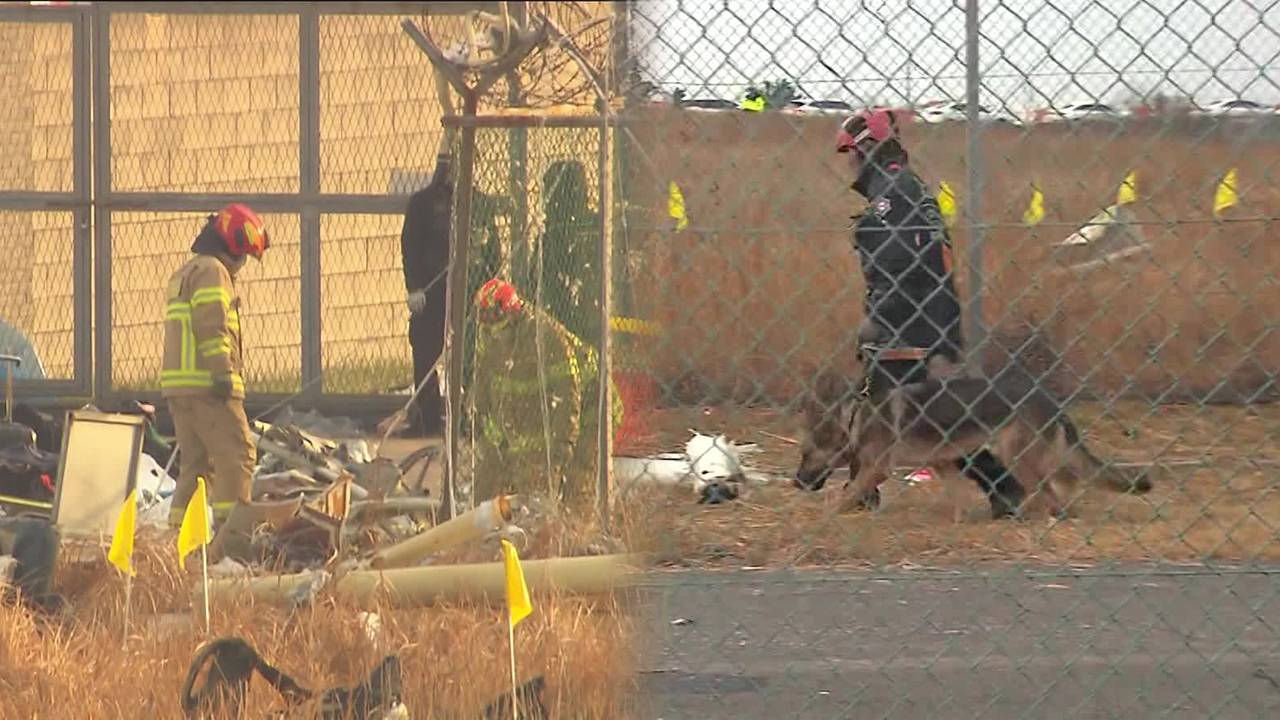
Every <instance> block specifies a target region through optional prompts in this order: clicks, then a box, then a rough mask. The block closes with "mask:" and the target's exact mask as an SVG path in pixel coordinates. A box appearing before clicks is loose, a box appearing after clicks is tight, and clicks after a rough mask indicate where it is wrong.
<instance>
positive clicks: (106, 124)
mask: <svg viewBox="0 0 1280 720" xmlns="http://www.w3.org/2000/svg"><path fill="white" fill-rule="evenodd" d="M93 9H94V20H95V22H94V28H93V30H94V32H93V70H94V72H93V115H94V117H93V121H94V122H93V188H94V194H95V195H96V196H97V205H96V206H95V208H94V211H93V234H94V238H93V244H94V248H93V250H94V260H93V268H94V269H93V274H94V292H93V299H94V329H93V336H94V337H93V340H94V343H93V344H94V367H93V397H94V399H95V401H97V402H99V403H101V402H102V400H103V398H104V397H106V395H107V393H109V392H110V391H111V211H110V210H109V209H107V208H108V206H109V204H110V200H111V11H110V10H107V9H106V7H105V6H104V5H103V4H101V3H99V4H97V5H94V8H93Z"/></svg>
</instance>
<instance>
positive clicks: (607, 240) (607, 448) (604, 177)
mask: <svg viewBox="0 0 1280 720" xmlns="http://www.w3.org/2000/svg"><path fill="white" fill-rule="evenodd" d="M599 105H600V109H601V113H600V118H601V123H600V150H599V172H598V173H597V174H598V175H599V181H600V359H599V367H598V372H599V373H600V375H599V378H598V379H599V381H600V406H599V408H598V411H599V413H600V421H599V434H598V437H597V440H598V443H599V446H598V450H597V452H598V458H599V459H598V465H597V471H598V481H597V482H598V484H597V487H596V511H597V513H598V514H599V517H600V529H601V530H602V531H604V532H606V533H607V532H608V531H609V508H610V503H609V487H610V482H609V479H610V473H611V472H612V470H613V393H612V392H611V391H612V389H613V353H612V347H611V346H612V343H611V342H610V336H611V335H612V332H611V329H610V327H609V321H610V319H612V316H613V172H612V170H613V164H612V163H611V162H610V160H611V156H610V153H609V115H608V110H609V108H608V106H607V105H605V104H604V102H600V103H599Z"/></svg>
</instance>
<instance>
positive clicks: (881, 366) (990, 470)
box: [865, 357, 1025, 517]
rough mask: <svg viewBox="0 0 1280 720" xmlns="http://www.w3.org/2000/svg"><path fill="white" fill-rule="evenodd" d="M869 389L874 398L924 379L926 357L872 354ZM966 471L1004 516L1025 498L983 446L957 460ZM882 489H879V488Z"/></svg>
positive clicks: (1014, 480) (994, 513)
mask: <svg viewBox="0 0 1280 720" xmlns="http://www.w3.org/2000/svg"><path fill="white" fill-rule="evenodd" d="M866 367H867V370H866V372H867V375H866V376H865V382H866V383H867V384H866V390H867V392H868V393H869V394H870V400H871V401H872V402H878V398H881V397H883V396H884V393H885V392H887V391H888V390H889V389H890V388H892V387H893V386H895V385H906V384H909V383H916V382H922V381H923V380H924V379H925V378H926V377H927V368H926V366H925V363H924V361H923V360H880V359H876V358H874V357H871V358H869V359H868V361H867V365H866ZM956 466H957V467H958V468H959V469H960V471H961V472H962V473H964V474H965V475H966V476H968V477H969V478H970V479H972V480H973V481H974V482H976V483H978V487H979V488H981V489H982V492H983V493H985V494H986V495H987V498H988V499H989V500H990V502H991V514H992V516H994V517H1004V516H1006V515H1011V514H1013V513H1014V512H1016V511H1017V508H1018V506H1019V505H1020V504H1022V501H1023V499H1024V498H1025V493H1024V491H1023V488H1022V485H1021V484H1020V483H1019V482H1018V479H1017V478H1015V477H1014V476H1013V473H1012V472H1010V471H1009V469H1008V468H1006V467H1005V466H1004V465H1003V464H1002V463H1001V462H1000V461H999V460H998V459H996V456H994V455H992V454H991V452H990V451H988V450H982V451H979V452H977V453H974V454H972V455H969V456H968V457H965V458H961V459H960V460H958V461H956ZM877 492H878V491H877Z"/></svg>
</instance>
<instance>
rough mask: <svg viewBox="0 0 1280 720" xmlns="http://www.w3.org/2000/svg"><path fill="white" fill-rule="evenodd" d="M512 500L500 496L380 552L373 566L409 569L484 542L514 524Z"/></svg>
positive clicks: (374, 558)
mask: <svg viewBox="0 0 1280 720" xmlns="http://www.w3.org/2000/svg"><path fill="white" fill-rule="evenodd" d="M512 497H514V496H510V495H499V496H498V497H496V498H493V499H491V500H485V501H484V502H482V503H480V504H479V505H477V506H476V507H474V508H472V509H471V510H468V511H467V512H465V513H462V514H461V515H459V516H457V517H455V518H453V519H452V520H446V521H445V522H442V523H440V524H439V525H436V526H435V527H433V528H431V529H429V530H427V531H425V532H423V533H421V534H419V535H416V536H414V537H411V538H409V539H408V540H405V541H404V542H401V543H396V544H395V545H392V546H391V547H389V548H384V549H383V550H379V551H378V552H377V554H375V555H374V556H373V560H372V563H371V564H372V566H373V567H374V568H403V567H409V566H411V565H413V564H414V563H416V562H418V561H419V560H421V559H422V558H424V557H426V556H428V555H430V554H431V553H433V552H436V551H438V550H443V549H444V548H447V547H453V546H455V545H459V544H461V543H464V542H467V541H468V540H476V539H478V538H481V537H483V536H484V534H485V533H487V532H489V531H491V530H496V529H497V528H498V527H499V523H502V522H509V521H510V520H511V499H512Z"/></svg>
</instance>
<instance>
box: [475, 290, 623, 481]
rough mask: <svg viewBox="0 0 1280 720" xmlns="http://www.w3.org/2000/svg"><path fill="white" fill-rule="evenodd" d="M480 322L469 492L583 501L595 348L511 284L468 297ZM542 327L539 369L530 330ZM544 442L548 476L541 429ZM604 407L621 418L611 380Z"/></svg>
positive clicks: (594, 396)
mask: <svg viewBox="0 0 1280 720" xmlns="http://www.w3.org/2000/svg"><path fill="white" fill-rule="evenodd" d="M474 300H475V305H476V311H477V314H478V320H479V323H480V330H479V333H478V336H479V337H478V347H477V348H476V372H475V381H474V383H475V400H474V401H475V413H476V434H477V435H478V436H479V437H478V438H477V440H478V442H477V445H478V448H477V455H478V457H477V458H476V477H475V485H474V487H475V497H476V499H477V500H487V499H489V498H491V497H493V496H494V495H496V494H498V493H500V492H509V491H513V490H514V491H517V492H523V493H527V492H548V491H549V492H551V493H552V494H558V495H560V496H562V497H565V498H575V499H582V498H583V497H584V495H583V491H584V490H586V489H588V488H593V487H594V485H593V484H592V483H591V478H592V477H593V473H594V470H595V467H596V447H597V446H596V442H595V438H596V432H597V428H598V426H599V424H598V422H597V420H596V418H597V410H596V408H597V407H598V403H599V400H598V398H599V397H600V393H599V387H600V383H599V380H598V378H599V374H598V373H599V369H598V363H597V354H596V351H595V349H594V348H592V347H591V346H589V345H587V344H586V343H584V342H582V341H581V340H580V339H578V337H576V336H575V335H574V334H573V333H571V332H569V331H568V330H567V329H565V327H564V326H563V325H561V324H560V323H559V322H557V321H556V319H555V318H553V317H551V315H550V314H548V313H546V312H544V311H543V310H542V309H541V308H538V307H537V306H535V305H533V304H531V303H529V302H528V301H526V300H525V299H524V298H521V297H520V296H519V294H518V293H517V292H516V289H515V287H514V286H513V285H511V284H510V283H508V282H505V281H503V280H500V279H497V278H494V279H491V280H489V281H488V282H486V283H485V284H484V285H483V286H482V287H481V288H480V290H479V291H478V292H477V293H476V296H475V299H474ZM539 326H541V328H542V331H543V335H542V357H543V361H544V363H545V369H544V371H543V372H542V373H541V377H540V373H539V372H538V351H537V341H536V338H535V336H536V328H537V327H539ZM543 379H545V381H546V405H545V407H546V411H547V420H548V424H549V426H550V427H549V431H550V440H551V453H550V454H551V473H552V477H551V478H547V451H546V444H547V434H546V433H544V431H543V413H542V410H543V405H542V402H543V400H542V398H543V388H542V384H541V383H542V380H543ZM610 390H611V392H610V396H611V399H612V403H611V404H610V413H611V414H612V415H613V423H614V426H615V427H616V426H617V425H619V424H620V423H621V422H622V417H621V415H622V399H621V396H620V395H619V394H618V391H617V388H616V386H614V385H613V384H612V383H610Z"/></svg>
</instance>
